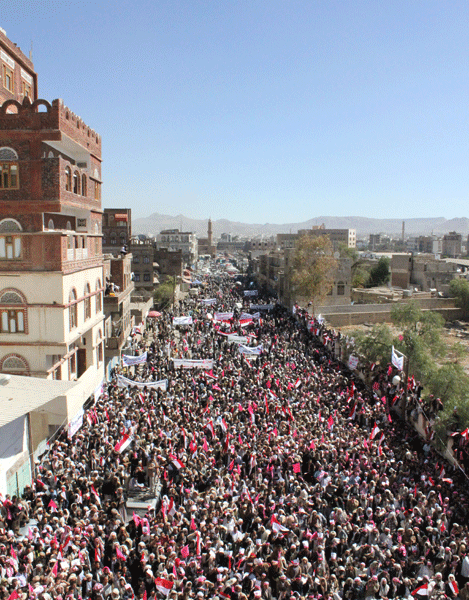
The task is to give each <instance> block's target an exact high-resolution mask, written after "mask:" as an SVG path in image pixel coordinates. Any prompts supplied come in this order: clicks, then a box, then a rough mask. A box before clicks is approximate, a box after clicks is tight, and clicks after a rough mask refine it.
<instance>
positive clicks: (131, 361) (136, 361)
mask: <svg viewBox="0 0 469 600" xmlns="http://www.w3.org/2000/svg"><path fill="white" fill-rule="evenodd" d="M144 362H147V353H146V352H144V353H143V354H140V356H129V355H128V354H123V355H122V364H123V365H124V367H131V366H133V365H141V364H142V363H144Z"/></svg>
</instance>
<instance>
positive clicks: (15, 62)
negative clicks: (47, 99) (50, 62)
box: [0, 28, 37, 112]
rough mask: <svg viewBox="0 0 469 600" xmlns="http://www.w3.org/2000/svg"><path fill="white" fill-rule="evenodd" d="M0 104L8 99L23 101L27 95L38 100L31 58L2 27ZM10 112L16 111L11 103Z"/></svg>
mask: <svg viewBox="0 0 469 600" xmlns="http://www.w3.org/2000/svg"><path fill="white" fill-rule="evenodd" d="M0 65H1V67H0V68H1V73H0V77H1V84H0V104H3V103H4V102H6V100H17V101H18V102H23V98H25V97H27V98H29V100H31V102H34V100H37V75H36V72H35V71H34V66H33V63H32V62H31V59H29V58H28V57H27V56H25V55H24V54H23V52H22V51H21V50H20V49H19V48H18V46H16V44H14V43H13V42H12V41H10V40H9V39H8V38H7V36H6V32H5V30H4V29H1V28H0ZM7 111H8V112H15V107H14V106H13V105H10V106H9V107H8V108H7Z"/></svg>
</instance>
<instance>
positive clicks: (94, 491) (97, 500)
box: [91, 485, 101, 506]
mask: <svg viewBox="0 0 469 600" xmlns="http://www.w3.org/2000/svg"><path fill="white" fill-rule="evenodd" d="M91 491H92V493H93V495H94V497H95V498H96V502H97V503H98V504H99V506H101V498H100V497H99V495H98V492H97V491H96V490H95V489H94V485H92V486H91Z"/></svg>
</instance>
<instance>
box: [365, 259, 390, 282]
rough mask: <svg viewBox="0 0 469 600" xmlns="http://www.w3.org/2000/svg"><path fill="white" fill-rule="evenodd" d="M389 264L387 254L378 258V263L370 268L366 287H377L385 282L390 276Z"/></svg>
mask: <svg viewBox="0 0 469 600" xmlns="http://www.w3.org/2000/svg"><path fill="white" fill-rule="evenodd" d="M389 264H390V261H389V258H388V257H387V256H382V257H381V258H380V259H379V261H378V264H377V265H376V266H375V267H372V269H371V270H370V278H369V280H368V282H367V284H366V287H377V286H379V285H384V284H385V283H387V282H388V281H389V279H390V278H391V271H390V268H389Z"/></svg>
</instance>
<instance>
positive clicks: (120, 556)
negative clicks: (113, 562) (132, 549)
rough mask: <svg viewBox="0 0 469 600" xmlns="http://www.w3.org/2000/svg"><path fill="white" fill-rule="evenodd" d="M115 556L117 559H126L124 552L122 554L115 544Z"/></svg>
mask: <svg viewBox="0 0 469 600" xmlns="http://www.w3.org/2000/svg"><path fill="white" fill-rule="evenodd" d="M116 556H117V558H118V559H119V560H126V557H125V554H123V552H122V550H121V549H120V548H119V546H116Z"/></svg>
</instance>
